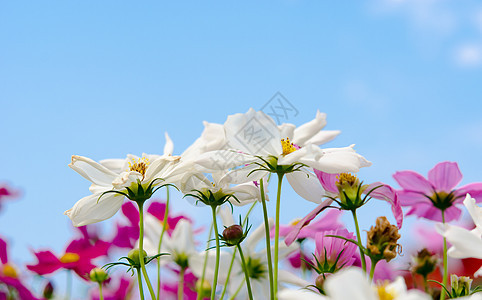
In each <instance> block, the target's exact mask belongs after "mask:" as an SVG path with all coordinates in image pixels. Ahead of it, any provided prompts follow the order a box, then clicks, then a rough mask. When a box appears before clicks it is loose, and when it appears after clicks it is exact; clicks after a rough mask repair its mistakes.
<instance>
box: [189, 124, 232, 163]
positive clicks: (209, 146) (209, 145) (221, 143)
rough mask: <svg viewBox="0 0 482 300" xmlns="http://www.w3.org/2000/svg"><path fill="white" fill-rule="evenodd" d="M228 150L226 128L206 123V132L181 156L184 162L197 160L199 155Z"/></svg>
mask: <svg viewBox="0 0 482 300" xmlns="http://www.w3.org/2000/svg"><path fill="white" fill-rule="evenodd" d="M225 148H226V139H225V134H224V127H223V125H221V124H216V123H208V122H204V131H203V132H202V134H201V137H199V138H198V139H197V140H196V141H195V142H194V143H193V144H192V145H191V146H189V147H188V148H187V149H186V151H184V152H183V153H182V154H181V157H182V158H183V159H184V160H194V159H197V158H198V156H199V155H201V154H203V153H205V152H209V151H214V150H221V149H225Z"/></svg>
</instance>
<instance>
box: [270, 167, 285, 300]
mask: <svg viewBox="0 0 482 300" xmlns="http://www.w3.org/2000/svg"><path fill="white" fill-rule="evenodd" d="M283 175H284V174H283V173H278V194H277V196H276V221H275V232H274V274H273V275H274V276H273V282H274V285H273V292H274V294H275V295H277V294H278V253H279V214H280V206H281V183H282V182H283ZM268 250H269V249H268Z"/></svg>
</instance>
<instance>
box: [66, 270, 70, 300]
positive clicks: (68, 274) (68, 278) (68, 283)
mask: <svg viewBox="0 0 482 300" xmlns="http://www.w3.org/2000/svg"><path fill="white" fill-rule="evenodd" d="M71 297H72V271H71V270H67V291H66V296H65V299H67V300H70V298H71Z"/></svg>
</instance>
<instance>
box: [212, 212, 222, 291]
mask: <svg viewBox="0 0 482 300" xmlns="http://www.w3.org/2000/svg"><path fill="white" fill-rule="evenodd" d="M211 208H212V211H213V227H214V237H215V238H216V265H215V266H214V279H213V286H212V287H211V300H214V297H215V296H216V285H217V284H218V272H219V257H220V256H221V253H220V248H221V247H220V246H219V233H218V222H217V221H216V206H214V205H213V206H211Z"/></svg>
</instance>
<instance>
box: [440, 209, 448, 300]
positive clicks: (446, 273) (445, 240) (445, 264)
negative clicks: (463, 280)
mask: <svg viewBox="0 0 482 300" xmlns="http://www.w3.org/2000/svg"><path fill="white" fill-rule="evenodd" d="M442 223H443V224H444V225H445V211H444V210H442ZM443 259H444V273H443V278H442V285H443V286H444V287H446V286H447V281H448V277H449V272H448V261H447V238H446V237H444V257H443ZM440 300H445V291H444V290H442V291H441V293H440Z"/></svg>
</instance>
